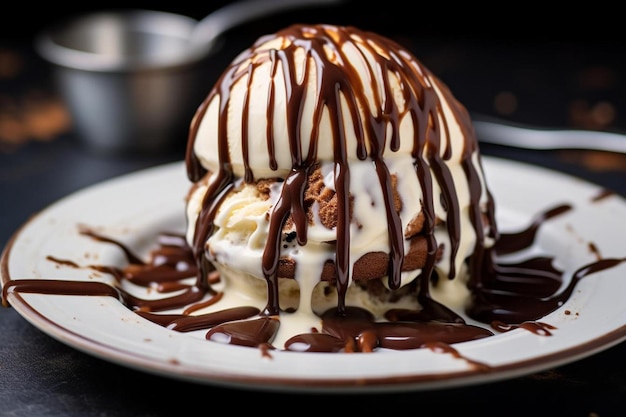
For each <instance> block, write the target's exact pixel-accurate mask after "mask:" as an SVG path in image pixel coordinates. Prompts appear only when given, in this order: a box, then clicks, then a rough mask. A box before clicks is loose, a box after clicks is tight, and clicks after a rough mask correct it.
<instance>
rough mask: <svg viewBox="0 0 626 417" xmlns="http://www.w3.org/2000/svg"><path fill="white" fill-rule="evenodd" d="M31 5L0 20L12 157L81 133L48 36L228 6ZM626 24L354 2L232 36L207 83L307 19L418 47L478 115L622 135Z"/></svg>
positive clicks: (3, 137) (553, 13)
mask: <svg viewBox="0 0 626 417" xmlns="http://www.w3.org/2000/svg"><path fill="white" fill-rule="evenodd" d="M260 2H261V3H262V2H263V0H260ZM22 3H23V4H15V5H14V11H13V12H11V13H8V12H4V13H2V15H0V148H2V149H4V151H5V152H6V151H8V150H11V149H14V148H15V146H19V145H21V144H23V143H25V142H30V141H47V140H53V139H54V138H55V137H58V134H59V133H63V132H65V131H68V130H69V129H71V127H72V120H71V117H70V116H69V115H68V114H67V112H66V111H65V109H64V108H63V105H62V103H58V101H56V100H54V97H52V98H51V97H49V94H50V93H51V92H52V90H51V89H50V84H49V72H48V71H47V64H46V63H44V62H42V61H40V60H39V58H38V57H37V56H36V54H31V52H32V51H31V50H30V46H31V44H32V39H33V36H34V35H36V34H37V33H38V32H40V31H41V30H43V29H44V28H46V27H48V26H50V25H51V24H53V23H56V22H59V21H62V20H63V19H65V18H67V17H70V16H73V15H78V14H82V13H86V12H89V11H94V10H107V9H108V10H110V9H120V8H145V9H158V10H162V11H169V12H174V13H179V14H183V15H186V16H190V17H193V18H196V19H201V18H203V17H204V16H205V15H207V14H208V13H210V12H211V11H213V10H215V9H217V8H218V7H220V6H222V5H225V4H226V3H228V1H226V0H216V1H211V2H191V1H188V0H187V1H176V2H171V4H169V5H168V4H162V5H159V7H158V8H157V7H155V5H154V3H152V2H147V1H135V2H133V3H132V4H131V5H129V4H126V5H125V6H121V5H120V4H116V3H111V2H104V1H99V0H96V1H90V2H85V3H84V4H79V5H78V6H77V7H73V8H71V9H70V8H68V7H60V6H59V4H58V3H45V4H43V5H42V6H37V7H33V6H32V4H30V3H28V2H22ZM618 19H619V14H618V13H616V11H615V10H613V8H611V7H609V6H604V5H603V4H602V3H594V4H593V5H591V6H590V5H586V6H585V8H584V9H576V8H573V7H572V8H568V9H567V10H564V9H562V8H559V9H558V10H554V8H550V9H547V8H546V7H545V6H541V5H539V6H537V5H532V4H529V3H523V7H522V4H521V3H516V4H508V5H507V7H504V6H502V7H501V8H495V9H494V8H493V7H490V8H487V7H486V6H480V5H477V4H475V3H471V4H461V5H455V6H451V5H447V4H444V3H440V2H432V3H429V2H421V3H419V4H414V5H410V4H408V3H406V2H401V1H399V0H388V1H385V2H383V3H382V4H377V5H374V6H371V5H366V4H365V2H359V1H356V0H351V1H348V0H347V1H345V2H343V3H342V5H340V6H332V7H322V8H319V9H315V8H312V9H311V8H307V9H306V10H305V11H303V10H295V11H291V12H284V13H281V14H280V15H279V16H278V17H277V18H272V19H260V20H258V21H253V22H250V23H249V24H246V25H245V26H243V27H239V28H236V29H234V30H232V31H230V32H229V36H228V37H227V41H226V42H225V43H224V44H223V45H222V48H221V50H220V51H218V53H217V54H216V60H215V66H214V67H212V70H210V71H208V72H207V77H206V85H205V86H199V88H206V89H207V90H208V89H209V88H210V86H211V85H212V84H213V82H214V81H215V77H217V75H218V73H219V72H220V71H221V70H222V69H223V65H225V64H226V63H227V62H228V61H229V60H230V59H231V58H232V57H234V55H235V54H236V53H237V52H239V51H240V50H241V48H243V47H245V46H247V45H248V44H249V43H250V42H251V41H253V40H254V39H255V38H256V37H258V36H259V35H261V34H263V33H265V32H269V31H274V30H277V29H279V28H280V27H282V26H283V25H286V24H288V23H293V22H297V21H300V22H323V23H338V24H348V25H355V26H359V27H361V28H363V29H368V30H374V31H378V32H380V33H382V34H385V35H387V36H389V37H391V38H393V39H395V40H397V41H398V42H400V43H402V44H404V45H405V46H407V47H409V48H410V49H411V50H412V51H413V52H414V53H415V54H416V55H417V57H418V58H419V59H421V60H422V61H423V62H424V63H425V64H426V65H427V66H428V67H430V68H431V69H432V70H433V71H434V72H435V73H436V74H438V75H439V76H440V78H442V79H443V80H444V81H445V82H447V83H448V85H449V86H450V87H451V89H452V91H453V92H454V93H455V95H456V96H457V97H458V98H459V99H460V100H461V102H463V103H464V104H465V105H466V107H468V109H469V110H470V111H471V112H476V113H478V114H488V115H496V116H498V117H502V118H504V119H508V120H512V121H516V122H521V123H529V124H534V125H540V126H554V127H565V126H568V127H580V128H590V129H601V130H617V131H621V130H626V122H625V121H624V120H626V117H624V113H625V112H626V94H624V93H625V92H626V87H625V86H624V83H625V80H624V77H626V49H625V48H624V46H625V45H624V36H623V35H622V34H621V33H620V32H621V30H620V27H621V26H622V25H621V24H619V22H617V20H618ZM18 88H19V91H18V90H17V89H18ZM51 115H52V116H51Z"/></svg>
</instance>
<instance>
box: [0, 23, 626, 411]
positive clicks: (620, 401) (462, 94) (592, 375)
mask: <svg viewBox="0 0 626 417" xmlns="http://www.w3.org/2000/svg"><path fill="white" fill-rule="evenodd" d="M196 13H197V12H196ZM201 15H202V13H200V14H199V16H197V17H201ZM318 17H319V16H315V15H314V14H312V15H310V16H308V19H317V18H318ZM289 19H293V16H290V15H287V16H283V17H282V18H281V19H280V21H279V22H277V21H276V20H271V19H269V20H267V21H265V22H263V23H259V22H257V23H255V24H252V25H250V26H249V27H248V28H247V29H246V30H245V31H243V30H238V31H234V32H233V33H231V34H230V37H229V38H228V40H227V41H226V43H225V45H224V47H223V50H222V52H221V54H220V55H219V58H218V62H217V63H216V67H219V68H221V67H223V66H224V65H225V64H226V62H228V61H229V60H230V57H232V56H234V54H235V53H237V52H238V51H239V50H240V48H242V47H243V46H247V44H248V43H249V41H250V40H252V39H254V38H256V36H257V35H259V34H261V33H263V32H262V29H261V28H262V27H263V28H269V29H268V30H273V29H276V28H278V27H280V26H282V25H283V24H286V22H288V21H289ZM330 19H332V20H333V21H339V22H340V23H348V24H355V25H361V26H366V27H371V28H372V29H376V30H379V29H380V30H382V31H384V33H385V34H387V35H389V36H390V37H394V38H396V39H397V40H398V41H400V42H403V43H405V44H406V45H407V46H408V47H410V48H411V49H412V50H413V51H414V52H415V54H416V56H417V57H418V58H420V59H421V60H422V61H423V62H424V63H425V64H426V65H427V66H428V67H430V68H431V69H432V70H433V71H434V72H435V73H436V74H438V75H439V76H440V78H442V79H443V80H444V81H445V82H446V83H447V84H448V85H449V86H450V88H451V90H452V91H453V92H454V93H455V95H456V96H457V98H459V99H460V101H461V102H463V103H464V104H465V105H466V107H467V108H468V109H469V110H470V112H472V113H476V114H486V115H491V116H497V117H500V118H502V119H505V120H510V121H515V122H522V123H529V124H533V125H538V126H550V127H568V128H572V127H577V128H580V127H584V128H592V129H599V130H608V131H618V132H621V131H625V132H626V55H625V54H624V49H623V48H621V47H620V46H621V45H620V44H619V42H615V41H607V40H606V39H592V40H587V41H586V42H582V41H580V40H579V39H569V38H568V39H548V40H536V39H532V37H530V38H526V39H520V38H518V37H502V38H496V37H485V36H482V35H483V34H482V33H480V34H479V35H481V36H462V34H459V33H456V32H455V33H449V34H447V33H445V31H443V30H441V31H440V32H438V33H431V34H430V35H429V36H426V35H425V33H424V32H423V31H422V29H420V28H415V30H414V31H413V30H412V29H411V28H410V27H409V28H407V26H406V25H405V26H403V27H402V30H400V29H398V28H397V27H396V26H394V25H393V22H388V23H386V24H382V25H381V24H380V23H379V24H377V25H374V24H372V22H373V21H374V20H373V18H372V17H370V15H369V14H367V13H364V12H363V11H361V13H356V14H354V15H348V14H345V13H344V14H337V15H333V16H332V17H331V18H330ZM299 20H303V19H299ZM468 35H471V34H468ZM30 47H31V45H30V43H29V39H28V37H24V36H22V37H19V38H4V39H1V38H0V246H3V245H4V244H5V243H7V242H8V240H9V238H10V236H11V235H12V234H13V233H14V232H15V231H16V230H17V229H18V228H19V227H20V225H21V224H23V223H24V222H25V221H27V219H28V218H29V217H30V216H31V215H32V214H34V213H36V212H37V211H39V210H41V209H43V208H45V207H46V206H47V205H49V204H51V203H53V202H55V201H56V200H57V199H59V198H61V197H64V196H66V195H67V194H69V193H71V192H73V191H76V190H79V189H82V188H84V187H88V186H90V185H92V184H94V183H97V182H99V181H102V180H105V179H108V178H112V177H115V176H118V175H122V174H126V173H130V172H133V171H136V170H139V169H143V168H147V167H152V166H156V165H160V164H163V163H166V162H171V161H178V160H182V158H183V154H184V151H183V147H184V145H183V144H182V143H183V142H184V141H185V140H186V137H185V133H184V132H183V133H181V137H182V138H183V139H182V142H181V147H180V148H179V149H172V150H170V151H169V152H167V153H162V154H152V155H122V156H121V155H115V156H113V155H99V154H95V153H93V152H90V151H88V150H87V149H85V148H84V147H83V146H82V145H81V144H80V142H79V141H78V140H77V138H76V137H75V135H74V134H73V132H72V129H71V121H69V122H68V121H67V120H65V119H63V115H62V114H59V113H57V111H58V110H59V109H58V107H55V106H56V105H58V104H59V103H58V101H56V96H55V93H54V91H53V89H52V87H51V84H50V79H49V72H48V68H47V67H46V65H45V64H44V63H42V62H41V61H40V60H39V58H38V57H37V56H36V55H34V53H33V51H32V50H31V48H30ZM13 64H16V65H17V66H16V65H13ZM16 68H17V69H16ZM211 83H212V82H211ZM507 97H508V98H511V97H513V98H514V100H513V103H514V106H512V107H510V106H508V105H506V103H511V101H510V100H509V101H507ZM33 100H35V102H36V103H39V104H41V103H43V104H45V105H48V107H46V106H44V107H43V109H44V110H42V107H39V108H37V107H36V106H35V107H32V106H31V105H32V103H33ZM29 103H30V104H29ZM503 103H504V104H503ZM37 109H38V110H37ZM46 118H48V119H46ZM46 120H47V122H46ZM50 120H54V122H51V121H50ZM625 140H626V139H625ZM482 152H483V154H485V155H492V156H498V157H503V158H508V159H513V160H518V161H523V162H527V163H530V164H536V165H541V166H544V167H548V168H551V169H554V170H558V171H562V172H566V173H568V174H571V175H575V176H577V177H580V178H583V179H586V180H588V181H591V182H594V183H596V184H599V185H602V186H604V187H607V188H609V189H612V190H614V191H615V192H617V193H618V194H621V195H623V196H626V182H624V178H625V177H624V175H625V173H626V157H624V156H623V155H613V154H608V153H603V152H591V151H527V150H524V151H523V150H514V149H507V148H503V147H499V146H494V145H486V144H485V145H483V147H482ZM616 227H624V228H625V231H626V226H622V225H616ZM624 236H626V233H625V234H624ZM624 356H626V345H625V344H623V343H622V344H619V345H617V346H614V347H612V348H609V349H606V350H604V351H602V352H599V353H596V354H594V355H592V356H590V357H587V358H584V359H581V360H579V361H577V362H574V363H571V364H568V365H565V366H560V367H557V368H554V369H548V370H545V371H542V372H538V373H535V374H531V375H528V376H523V377H519V378H514V379H511V380H506V381H501V382H495V383H488V384H479V385H474V386H468V387H462V388H453V389H443V390H432V391H423V392H408V393H395V394H379V395H367V396H361V395H344V396H341V397H340V398H337V397H335V396H332V395H302V394H288V395H286V394H279V393H270V392H257V391H247V390H230V389H226V388H221V387H215V386H211V385H201V384H194V383H188V382H182V381H178V380H173V379H169V378H164V377H160V376H155V375H150V374H146V373H144V372H140V371H136V370H133V369H129V368H125V367H122V366H119V365H116V364H113V363H109V362H106V361H103V360H101V359H98V358H95V357H93V356H91V355H89V354H86V353H83V352H80V351H77V350H75V349H72V348H70V347H68V346H66V345H64V344H63V343H60V342H58V341H56V340H55V339H53V338H51V337H49V336H47V335H46V334H44V333H43V332H41V331H40V330H38V329H37V328H35V327H34V326H32V325H30V324H29V323H28V322H27V321H25V320H24V319H23V318H22V317H21V316H20V315H19V314H17V313H16V312H15V311H14V310H13V309H11V308H1V309H0V415H1V416H61V415H62V416H100V417H104V416H106V417H122V416H145V417H151V416H155V417H156V416H165V415H172V414H173V413H174V412H176V413H177V415H184V411H181V410H189V412H191V411H192V410H196V411H194V412H195V413H199V412H200V413H207V414H210V413H214V412H216V411H217V407H218V406H221V408H222V409H223V408H224V407H226V409H227V410H228V411H231V410H232V411H236V410H237V409H238V408H239V407H240V405H239V403H244V404H242V405H241V406H242V407H244V411H250V412H261V411H262V410H264V409H269V410H274V409H275V407H277V406H278V402H279V401H283V400H284V399H287V397H289V399H290V400H292V402H291V404H294V405H290V406H289V407H290V409H289V410H288V412H290V413H293V412H296V413H297V412H299V411H300V409H301V408H302V407H307V406H309V405H310V406H311V407H315V408H316V409H319V410H322V412H324V413H325V412H327V411H328V412H330V411H333V409H335V408H336V407H340V406H341V407H343V406H345V407H346V409H347V410H350V413H353V414H357V415H358V414H362V413H368V414H381V415H383V414H384V415H386V414H388V413H390V412H392V411H395V410H402V411H401V412H402V413H416V414H418V415H456V414H457V412H456V411H457V410H458V409H459V408H461V409H463V410H464V411H463V414H464V415H465V414H466V415H494V416H495V415H498V416H500V415H563V416H586V417H589V416H599V417H605V416H613V415H623V412H622V413H620V410H622V411H623V409H624V408H625V407H626V366H625V364H626V362H624V359H623V358H624ZM233 394H235V395H238V394H241V395H243V397H242V398H243V399H242V401H238V400H236V399H235V400H233V399H231V398H232V395H233ZM227 395H228V397H227ZM337 401H339V402H340V405H335V404H336V403H337ZM197 410H199V411H197ZM285 411H287V410H285ZM220 412H224V411H220ZM503 413H504V414H503Z"/></svg>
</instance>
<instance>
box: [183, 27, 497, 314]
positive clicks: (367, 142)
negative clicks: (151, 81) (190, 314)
mask: <svg viewBox="0 0 626 417" xmlns="http://www.w3.org/2000/svg"><path fill="white" fill-rule="evenodd" d="M186 159H187V169H188V176H189V178H190V180H191V181H192V182H193V186H192V188H191V190H190V192H189V197H188V202H187V219H188V231H187V239H188V241H189V243H190V245H192V247H193V248H194V250H195V251H196V256H197V257H198V259H199V265H200V264H202V262H201V260H202V261H203V260H208V261H210V264H211V265H212V266H213V267H215V268H216V269H218V270H219V271H220V272H221V273H222V275H223V276H226V277H227V278H228V279H229V280H230V281H239V284H237V285H238V286H239V287H241V286H242V285H241V282H247V283H249V282H254V281H255V280H256V281H257V282H258V281H259V280H260V281H261V282H262V283H264V284H266V285H255V284H252V285H250V287H257V289H258V288H261V290H260V291H261V293H262V297H263V298H264V302H265V303H266V304H265V307H266V308H265V312H266V313H268V314H271V315H277V314H279V311H280V310H283V311H285V310H288V311H290V313H291V312H293V311H294V310H297V311H304V312H305V313H306V314H311V313H317V314H320V313H321V312H323V310H324V309H326V308H330V307H333V305H332V304H333V303H334V304H335V307H336V308H337V309H338V311H339V312H341V311H343V310H345V308H346V305H353V304H355V305H358V306H360V307H364V308H368V309H370V310H371V309H372V308H375V307H372V305H371V301H372V300H371V298H372V294H373V293H376V294H378V298H377V299H376V303H377V304H378V305H379V307H380V308H379V311H377V313H380V314H384V312H385V309H387V308H388V307H389V305H390V303H393V302H399V299H400V298H402V297H404V296H405V295H406V294H407V293H408V292H410V291H409V290H404V291H403V292H401V293H400V294H401V295H402V297H401V296H397V297H394V296H392V295H390V294H393V292H394V291H396V290H401V289H402V288H407V287H411V288H413V289H415V288H418V289H417V290H416V292H417V294H418V295H417V300H418V301H421V300H424V299H426V298H429V297H430V294H429V292H428V291H429V289H428V288H429V282H431V280H433V279H435V278H434V277H438V278H439V279H441V280H444V279H445V280H448V279H450V280H451V279H452V278H455V277H457V276H459V275H463V276H466V275H467V274H468V273H471V259H472V257H473V256H478V257H480V256H481V254H482V251H483V249H484V248H485V247H488V246H490V245H492V244H493V241H494V238H495V236H496V234H497V230H496V227H495V226H496V225H495V221H494V213H493V204H492V200H491V196H490V193H489V191H488V188H487V186H486V184H485V180H484V177H483V171H482V168H481V162H480V155H479V151H478V147H477V142H476V138H475V135H474V130H473V127H472V125H471V121H470V118H469V116H468V113H467V111H466V110H465V108H464V107H463V106H462V105H461V104H460V103H459V102H458V101H457V100H456V99H455V98H454V97H453V96H452V95H451V93H450V91H449V90H448V88H447V87H446V86H445V85H444V84H443V83H442V82H441V81H440V80H439V79H438V78H437V77H435V76H434V75H433V74H432V73H431V72H430V71H429V70H428V69H427V68H425V67H424V66H423V65H422V64H421V63H420V62H419V61H418V60H417V59H416V58H415V57H414V56H413V54H411V53H410V52H409V51H408V50H407V49H405V48H404V47H402V46H400V45H399V44H397V43H395V42H393V41H391V40H390V39H387V38H385V37H383V36H380V35H377V34H374V33H371V32H367V31H363V30H359V29H357V28H354V27H341V26H332V25H322V24H320V25H304V24H297V25H293V26H290V27H287V28H285V29H283V30H281V31H279V32H277V33H274V34H271V35H267V36H264V37H261V38H259V39H258V40H257V41H256V42H255V43H254V44H253V45H252V46H251V47H250V48H249V49H246V50H245V51H243V52H242V53H241V54H239V56H238V57H237V58H235V60H234V61H233V62H232V63H231V64H230V66H229V67H228V68H227V69H226V70H225V71H224V73H223V74H222V76H221V77H220V79H219V80H218V82H217V84H216V85H215V87H214V88H213V89H212V90H211V91H210V93H209V94H208V96H207V98H206V100H205V101H204V102H203V103H202V105H201V106H200V108H199V109H198V111H197V113H196V114H195V116H194V119H193V121H192V126H191V130H190V137H189V143H188V148H187V155H186ZM468 265H469V266H470V268H468ZM468 270H469V272H468ZM420 277H421V278H420ZM417 278H420V279H419V280H417ZM282 281H289V282H290V284H285V285H282V286H281V285H279V282H282ZM320 282H324V283H326V286H325V287H324V289H320V287H319V285H318V284H319V283H320ZM372 282H381V283H382V284H383V285H375V284H373V283H372ZM413 282H415V283H417V285H414V286H409V285H408V284H409V283H413ZM243 286H244V287H246V286H248V284H243ZM353 287H354V288H353ZM329 289H330V290H329ZM381 292H383V293H385V296H384V297H381V296H380V294H381ZM293 293H295V294H297V296H296V298H297V301H295V302H293V304H290V303H289V302H287V301H285V298H288V297H290V294H293ZM331 299H332V302H331V301H328V300H331ZM366 304H367V305H366ZM312 322H314V320H313V321H312Z"/></svg>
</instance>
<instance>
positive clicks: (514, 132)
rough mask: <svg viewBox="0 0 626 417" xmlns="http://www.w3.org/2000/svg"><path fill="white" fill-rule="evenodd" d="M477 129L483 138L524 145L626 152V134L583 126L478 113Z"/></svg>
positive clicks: (485, 140)
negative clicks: (532, 123)
mask: <svg viewBox="0 0 626 417" xmlns="http://www.w3.org/2000/svg"><path fill="white" fill-rule="evenodd" d="M473 124H474V129H475V131H476V137H477V138H478V141H479V142H485V143H491V144H495V145H503V146H512V147H516V148H522V149H535V150H554V149H583V150H593V151H607V152H618V153H626V135H623V134H619V133H612V132H603V131H594V130H582V129H566V130H558V129H545V128H537V127H529V126H523V125H512V124H508V123H506V122H501V121H494V120H488V119H486V118H483V117H480V116H475V117H474V121H473Z"/></svg>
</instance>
